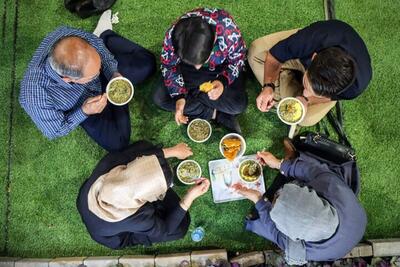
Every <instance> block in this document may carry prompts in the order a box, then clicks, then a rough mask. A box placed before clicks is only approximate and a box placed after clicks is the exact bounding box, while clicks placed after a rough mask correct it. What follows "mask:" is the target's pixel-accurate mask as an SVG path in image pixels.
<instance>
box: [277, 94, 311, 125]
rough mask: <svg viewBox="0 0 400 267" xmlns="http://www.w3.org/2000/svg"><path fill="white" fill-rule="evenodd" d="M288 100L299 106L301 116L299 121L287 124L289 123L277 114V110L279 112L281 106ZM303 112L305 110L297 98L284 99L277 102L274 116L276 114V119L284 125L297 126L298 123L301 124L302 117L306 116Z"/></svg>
mask: <svg viewBox="0 0 400 267" xmlns="http://www.w3.org/2000/svg"><path fill="white" fill-rule="evenodd" d="M288 100H294V101H296V102H297V103H299V104H300V106H301V109H302V114H301V117H300V119H299V120H298V121H296V122H289V121H286V120H285V119H284V118H282V116H281V113H280V112H279V110H280V108H281V106H282V104H283V103H285V102H286V101H288ZM305 110H306V109H305V107H304V105H303V103H301V101H300V100H298V99H297V98H295V97H285V98H283V99H282V100H281V101H279V104H278V107H277V108H276V114H278V118H279V119H280V120H281V121H282V122H283V123H285V124H287V125H297V124H299V123H300V122H302V121H303V120H304V117H305V116H306V112H305Z"/></svg>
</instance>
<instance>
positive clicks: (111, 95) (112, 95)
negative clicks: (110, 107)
mask: <svg viewBox="0 0 400 267" xmlns="http://www.w3.org/2000/svg"><path fill="white" fill-rule="evenodd" d="M106 93H107V99H108V101H110V102H111V103H112V104H114V105H116V106H123V105H126V104H128V103H129V101H131V99H132V97H133V93H134V87H133V85H132V83H131V82H130V81H129V80H128V79H127V78H125V77H116V78H114V79H111V80H110V82H109V83H108V84H107V88H106Z"/></svg>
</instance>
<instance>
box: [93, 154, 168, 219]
mask: <svg viewBox="0 0 400 267" xmlns="http://www.w3.org/2000/svg"><path fill="white" fill-rule="evenodd" d="M167 189H168V188H167V182H166V180H165V177H164V173H163V171H162V168H161V166H160V163H159V161H158V159H157V157H156V156H155V155H152V156H143V157H140V158H137V159H135V160H134V161H132V162H130V163H128V164H127V165H119V166H116V167H115V168H113V169H112V170H110V171H109V172H108V173H106V174H103V175H102V176H100V177H99V178H98V179H97V180H96V182H94V183H93V185H92V186H91V188H90V190H89V194H88V206H89V210H90V211H91V212H93V213H94V214H95V215H96V216H97V217H99V218H101V219H103V220H105V221H108V222H118V221H121V220H123V219H125V218H127V217H129V216H131V215H133V214H135V213H136V211H137V210H138V209H139V208H140V207H141V206H143V205H144V204H145V203H146V202H153V201H156V200H160V199H163V198H164V196H165V192H167Z"/></svg>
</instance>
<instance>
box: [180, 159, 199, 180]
mask: <svg viewBox="0 0 400 267" xmlns="http://www.w3.org/2000/svg"><path fill="white" fill-rule="evenodd" d="M176 175H177V177H178V179H179V181H181V182H182V183H183V184H186V185H192V184H195V183H196V180H197V179H200V177H201V167H200V165H199V163H197V161H194V160H190V159H188V160H184V161H182V162H181V163H179V165H178V168H177V169H176Z"/></svg>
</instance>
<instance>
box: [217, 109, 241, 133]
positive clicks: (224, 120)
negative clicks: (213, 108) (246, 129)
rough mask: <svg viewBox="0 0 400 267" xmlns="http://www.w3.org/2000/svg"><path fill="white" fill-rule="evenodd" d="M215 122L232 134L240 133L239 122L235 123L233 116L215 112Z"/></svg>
mask: <svg viewBox="0 0 400 267" xmlns="http://www.w3.org/2000/svg"><path fill="white" fill-rule="evenodd" d="M215 121H216V122H217V123H218V124H220V125H222V126H223V127H225V128H226V129H227V130H229V131H231V132H233V133H238V134H241V133H242V130H241V129H240V125H239V122H238V121H237V119H236V117H235V116H234V115H229V114H226V113H223V112H217V116H216V118H215Z"/></svg>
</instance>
